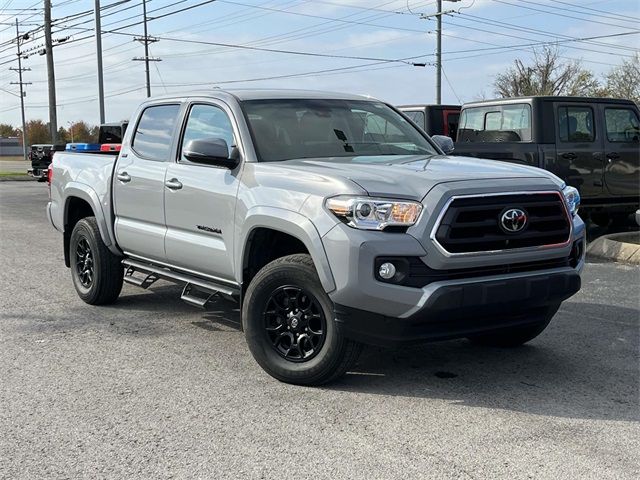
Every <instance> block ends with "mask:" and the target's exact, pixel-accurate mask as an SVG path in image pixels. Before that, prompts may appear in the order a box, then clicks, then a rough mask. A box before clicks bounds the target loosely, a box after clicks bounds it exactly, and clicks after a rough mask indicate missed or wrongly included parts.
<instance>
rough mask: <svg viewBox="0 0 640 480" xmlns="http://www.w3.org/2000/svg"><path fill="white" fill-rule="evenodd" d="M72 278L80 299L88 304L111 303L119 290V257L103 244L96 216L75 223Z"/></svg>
mask: <svg viewBox="0 0 640 480" xmlns="http://www.w3.org/2000/svg"><path fill="white" fill-rule="evenodd" d="M69 258H70V260H71V278H72V279H73V286H74V287H75V289H76V292H78V295H79V296H80V298H81V299H82V300H83V301H85V302H86V303H88V304H90V305H105V304H108V303H113V302H115V301H116V299H117V298H118V295H120V291H121V290H122V279H123V277H124V268H123V267H122V264H121V263H120V260H121V259H120V257H118V256H116V255H114V254H113V253H111V251H109V249H108V248H107V246H106V245H105V244H104V242H103V241H102V237H101V236H100V231H99V230H98V223H97V222H96V219H95V217H86V218H83V219H82V220H80V221H79V222H78V223H76V225H75V227H73V232H72V233H71V241H70V242H69Z"/></svg>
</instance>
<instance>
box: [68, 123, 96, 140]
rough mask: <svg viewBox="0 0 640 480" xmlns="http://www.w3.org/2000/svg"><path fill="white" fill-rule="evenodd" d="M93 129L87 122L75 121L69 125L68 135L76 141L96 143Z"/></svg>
mask: <svg viewBox="0 0 640 480" xmlns="http://www.w3.org/2000/svg"><path fill="white" fill-rule="evenodd" d="M92 129H93V128H92V127H90V126H89V125H87V123H86V122H83V121H79V122H75V123H72V124H71V125H69V130H68V132H69V134H68V137H69V138H71V139H73V141H74V142H81V143H94V142H95V139H94V138H93V132H92ZM69 141H71V140H69Z"/></svg>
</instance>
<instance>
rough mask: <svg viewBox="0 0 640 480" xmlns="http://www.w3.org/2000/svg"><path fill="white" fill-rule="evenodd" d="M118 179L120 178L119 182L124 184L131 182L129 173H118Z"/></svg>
mask: <svg viewBox="0 0 640 480" xmlns="http://www.w3.org/2000/svg"><path fill="white" fill-rule="evenodd" d="M116 177H117V178H118V180H120V181H121V182H122V183H129V182H130V181H131V177H130V176H129V174H128V173H127V172H118V174H117V175H116Z"/></svg>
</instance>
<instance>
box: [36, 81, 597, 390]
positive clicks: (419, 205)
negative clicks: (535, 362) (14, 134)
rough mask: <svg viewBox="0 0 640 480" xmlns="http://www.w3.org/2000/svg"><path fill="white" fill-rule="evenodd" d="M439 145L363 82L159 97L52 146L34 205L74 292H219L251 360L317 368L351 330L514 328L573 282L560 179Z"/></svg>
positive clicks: (323, 378)
mask: <svg viewBox="0 0 640 480" xmlns="http://www.w3.org/2000/svg"><path fill="white" fill-rule="evenodd" d="M451 146H452V142H451V139H449V138H447V137H438V136H434V137H433V138H431V137H429V136H428V135H427V134H426V133H424V132H423V131H422V130H421V129H420V128H418V127H417V126H416V124H414V123H413V122H412V121H411V120H410V119H409V118H408V117H406V116H404V115H403V114H402V113H401V112H399V111H398V110H396V109H395V108H393V107H392V106H390V105H389V104H387V103H384V102H382V101H379V100H375V99H372V98H369V97H361V96H356V95H344V94H335V93H322V92H309V91H296V90H234V91H220V90H212V91H209V92H205V93H199V94H193V95H184V96H167V97H159V98H154V99H149V100H147V101H145V102H144V103H142V104H141V105H140V106H139V107H138V108H137V110H136V111H135V113H134V114H133V116H132V118H131V122H130V127H129V128H128V129H127V131H126V133H125V135H124V139H123V143H122V148H121V150H120V152H119V153H118V154H117V155H105V154H103V155H100V154H91V153H72V152H57V153H56V154H55V155H54V160H53V164H52V165H53V166H52V168H51V169H50V171H49V181H50V197H51V199H50V202H49V203H48V206H47V214H48V216H49V219H50V221H51V223H52V224H53V226H54V227H55V228H56V229H57V230H59V231H60V232H62V234H63V241H64V256H65V263H66V266H67V267H70V270H71V278H72V281H73V285H74V287H75V289H76V291H77V293H78V295H79V296H80V298H81V299H82V300H84V301H85V302H87V303H89V304H92V305H104V304H108V303H112V302H115V301H116V300H117V298H118V296H119V294H120V291H121V289H122V284H123V281H125V282H128V283H131V284H134V285H138V286H140V287H142V288H147V287H149V286H150V285H152V284H153V283H154V282H155V281H156V280H158V279H167V280H171V281H174V282H176V283H180V284H182V285H184V289H183V291H182V299H183V300H185V301H186V302H188V303H190V304H192V305H197V306H201V307H206V305H207V303H208V302H209V301H210V300H211V299H212V298H213V297H214V296H223V297H225V298H231V299H234V300H235V301H237V302H239V305H240V308H241V324H242V330H243V332H244V335H245V338H246V341H247V344H248V346H249V350H250V351H251V353H252V354H253V356H254V358H255V359H256V361H257V362H258V363H259V364H260V366H261V367H262V368H263V369H264V370H265V371H266V372H267V373H269V374H270V375H272V376H273V377H275V378H277V379H279V380H281V381H284V382H289V383H294V384H302V385H318V384H322V383H326V382H329V381H331V380H333V379H335V378H337V377H339V376H340V375H342V374H343V373H345V371H347V370H348V369H349V368H350V367H352V366H353V364H354V362H355V361H356V359H357V357H358V354H359V353H360V351H361V348H362V345H363V344H374V345H398V344H403V343H407V342H408V343H413V342H424V341H433V340H443V339H451V338H461V337H466V338H469V339H470V340H471V341H473V342H477V343H480V344H484V345H496V346H516V345H520V344H523V343H525V342H527V341H529V340H531V339H533V338H534V337H536V336H537V335H539V334H540V333H541V332H542V331H543V330H544V329H545V327H546V326H547V325H548V324H549V322H550V321H551V319H552V317H553V316H554V314H555V313H556V311H557V310H558V308H559V306H560V304H561V302H562V301H564V300H566V299H567V298H569V297H570V296H572V295H573V294H575V293H576V292H577V291H578V290H579V289H580V273H581V270H582V268H583V265H584V251H585V249H584V246H585V243H584V242H585V228H584V223H583V222H582V220H581V219H580V217H579V216H578V215H577V210H578V206H579V202H580V198H579V194H578V192H577V191H576V189H575V188H573V187H570V186H567V185H565V184H564V183H563V182H562V181H561V180H560V179H559V178H558V177H556V176H555V175H554V174H552V173H550V172H547V171H544V170H542V169H538V168H535V167H528V166H518V165H513V164H508V163H504V162H494V161H486V162H478V161H477V160H476V159H470V158H464V157H453V156H447V155H446V154H445V153H444V152H445V151H449V150H450V149H451Z"/></svg>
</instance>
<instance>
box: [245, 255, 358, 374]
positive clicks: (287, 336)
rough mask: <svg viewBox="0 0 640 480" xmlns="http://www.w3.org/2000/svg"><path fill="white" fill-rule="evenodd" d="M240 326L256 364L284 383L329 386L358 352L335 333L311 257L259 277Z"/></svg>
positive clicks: (291, 259) (282, 263) (287, 261)
mask: <svg viewBox="0 0 640 480" xmlns="http://www.w3.org/2000/svg"><path fill="white" fill-rule="evenodd" d="M242 325H243V328H244V334H245V338H246V341H247V344H248V346H249V350H250V351H251V354H252V355H253V357H254V358H255V360H256V362H258V364H259V365H260V366H261V367H262V368H263V369H264V370H265V371H266V372H267V373H268V374H269V375H271V376H272V377H274V378H276V379H278V380H280V381H281V382H285V383H292V384H296V385H308V386H313V385H322V384H325V383H328V382H331V381H332V380H335V379H337V378H338V377H340V376H342V375H343V374H344V373H345V372H346V371H347V370H348V369H349V368H351V367H352V366H353V365H354V364H355V362H356V360H357V359H358V356H359V355H360V352H361V350H362V345H361V344H359V343H357V342H354V341H352V340H349V339H346V338H345V337H344V336H343V335H342V334H341V333H340V331H339V330H338V328H337V327H336V323H335V321H334V310H333V303H332V302H331V300H330V299H329V297H328V296H327V294H326V293H325V291H324V289H323V288H322V285H321V284H320V280H319V278H318V274H317V273H316V269H315V267H314V265H313V261H312V260H311V257H310V256H309V255H303V254H296V255H288V256H286V257H282V258H279V259H277V260H274V261H273V262H271V263H269V264H268V265H266V266H265V267H263V268H262V269H261V270H260V271H259V272H258V273H257V275H256V276H255V277H254V278H253V280H252V281H251V283H250V284H249V287H248V288H247V292H246V295H245V299H244V302H243V305H242ZM287 327H288V328H287ZM268 328H269V330H268ZM285 328H286V330H285ZM306 332H309V333H306ZM319 332H320V334H319Z"/></svg>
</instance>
